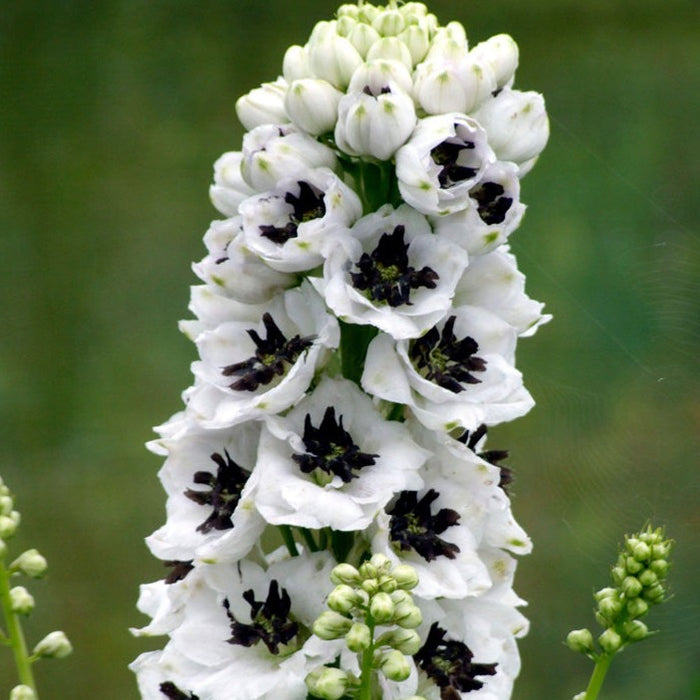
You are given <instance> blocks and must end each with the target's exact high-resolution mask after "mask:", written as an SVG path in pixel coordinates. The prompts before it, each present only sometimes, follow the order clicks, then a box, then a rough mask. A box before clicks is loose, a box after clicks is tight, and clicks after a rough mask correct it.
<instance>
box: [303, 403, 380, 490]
mask: <svg viewBox="0 0 700 700" xmlns="http://www.w3.org/2000/svg"><path fill="white" fill-rule="evenodd" d="M302 439H303V441H304V447H306V453H305V454H294V455H292V459H293V460H294V461H295V462H296V463H297V464H298V465H299V468H300V469H301V471H302V472H304V474H311V473H312V472H313V474H314V476H315V478H316V480H317V482H318V483H320V484H325V483H328V482H330V481H331V480H332V479H333V477H334V476H339V477H340V478H341V479H342V481H343V482H344V483H346V484H347V483H348V482H350V481H351V480H352V479H355V478H357V476H358V475H357V474H354V473H353V470H357V469H362V467H367V466H369V465H371V464H374V463H375V459H376V458H377V457H379V455H376V454H369V453H367V452H360V448H359V447H358V446H357V445H356V444H355V442H354V440H353V439H352V436H351V435H350V433H348V432H347V430H345V428H343V417H342V416H340V418H339V419H338V420H337V421H336V418H335V408H333V406H329V407H328V408H327V409H326V412H325V413H324V415H323V420H322V421H321V425H320V426H319V427H318V428H314V426H313V425H312V424H311V416H310V415H309V414H308V413H307V414H306V418H305V419H304V436H303V438H302Z"/></svg>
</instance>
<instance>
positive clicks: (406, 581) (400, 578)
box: [391, 564, 418, 591]
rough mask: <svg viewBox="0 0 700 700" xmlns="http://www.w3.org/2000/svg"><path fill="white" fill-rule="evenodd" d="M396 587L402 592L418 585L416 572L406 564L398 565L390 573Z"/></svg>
mask: <svg viewBox="0 0 700 700" xmlns="http://www.w3.org/2000/svg"><path fill="white" fill-rule="evenodd" d="M391 573H392V575H393V577H394V579H396V585H397V586H398V587H399V588H401V589H403V590H404V591H410V590H412V589H413V588H415V587H416V586H417V585H418V572H417V571H416V570H415V569H414V568H413V567H412V566H409V565H408V564H399V565H398V566H396V567H394V569H393V571H392V572H391Z"/></svg>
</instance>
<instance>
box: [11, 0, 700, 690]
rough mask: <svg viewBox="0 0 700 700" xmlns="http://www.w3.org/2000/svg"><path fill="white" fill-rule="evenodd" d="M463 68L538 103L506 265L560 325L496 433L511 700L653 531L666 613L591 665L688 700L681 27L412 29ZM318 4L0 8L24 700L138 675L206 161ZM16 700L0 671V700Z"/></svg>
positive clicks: (692, 374) (692, 296)
mask: <svg viewBox="0 0 700 700" xmlns="http://www.w3.org/2000/svg"><path fill="white" fill-rule="evenodd" d="M431 7H432V9H433V11H434V12H435V13H436V14H437V15H438V17H439V18H440V19H441V20H442V22H443V23H446V22H447V21H449V20H451V19H458V20H460V21H462V22H464V23H465V25H466V26H467V29H468V32H469V35H470V38H471V41H472V43H476V42H478V41H480V40H482V39H485V38H487V37H488V36H490V35H491V34H494V33H499V32H509V33H511V34H512V35H513V36H514V37H515V38H516V39H517V41H518V42H519V44H520V49H521V68H520V69H519V72H518V77H517V81H516V87H520V88H522V89H536V90H539V91H541V92H543V93H544V94H545V96H546V98H547V104H548V109H549V112H550V116H551V122H552V136H551V140H550V144H549V146H548V148H547V150H546V152H545V154H544V156H543V157H542V159H541V161H540V163H539V164H538V166H537V167H536V168H535V170H534V171H533V172H532V174H530V175H529V176H528V177H527V178H526V180H525V181H524V185H523V200H524V201H525V202H526V203H528V204H529V205H530V209H529V211H528V215H527V217H526V219H525V222H524V224H523V226H522V228H521V229H520V231H518V233H517V234H516V235H515V236H514V240H513V245H514V249H515V251H516V252H517V254H518V256H519V260H520V265H521V268H522V269H523V271H525V272H526V274H527V275H528V279H529V287H528V289H529V292H530V294H531V295H532V296H533V297H535V298H537V299H540V300H543V301H546V303H547V308H548V310H549V311H550V312H552V313H553V314H554V315H555V320H554V322H553V323H552V324H550V325H549V326H546V327H544V328H543V329H542V330H541V332H540V333H539V334H538V335H537V336H536V337H535V338H534V339H530V340H525V341H523V342H522V344H521V346H520V354H519V364H520V367H521V368H522V370H523V372H524V374H525V378H526V383H527V384H528V386H529V387H530V389H531V391H532V393H533V394H534V396H535V398H536V400H537V407H536V408H535V409H534V410H533V411H532V413H531V414H530V415H529V416H527V417H526V418H524V419H522V420H519V421H516V422H515V423H513V424H512V425H508V426H503V427H501V428H499V429H497V430H493V431H492V438H491V442H490V444H491V446H492V447H508V448H510V450H511V453H512V458H511V460H510V462H511V464H512V465H513V466H514V467H515V468H516V471H517V482H516V484H515V488H514V492H515V496H514V508H515V512H516V515H517V517H518V519H519V521H520V522H521V524H522V525H523V526H525V528H526V529H527V530H528V531H529V532H530V533H531V535H532V537H533V539H534V541H535V551H534V553H533V554H532V555H531V556H530V557H527V558H525V559H524V560H523V561H522V563H521V565H520V570H519V577H518V590H519V592H520V593H521V595H523V597H525V598H526V599H527V600H529V602H530V605H529V607H528V608H527V610H526V612H527V614H528V615H529V617H530V618H531V620H532V630H531V632H530V635H529V636H528V638H527V639H526V640H525V641H524V642H523V643H522V646H521V648H522V653H523V659H524V670H523V673H522V676H521V679H520V681H519V684H518V686H517V688H516V694H515V698H516V699H517V700H556V699H562V700H563V699H566V698H570V697H571V696H572V695H573V694H574V693H575V692H578V691H580V690H582V689H583V687H584V685H585V682H586V679H587V676H588V672H589V665H588V663H587V662H586V661H585V660H584V659H583V658H582V657H579V656H577V655H575V654H573V653H571V652H569V651H568V650H567V649H566V648H565V647H564V646H563V645H562V643H561V640H562V639H563V638H564V636H565V635H566V632H567V631H568V630H569V629H571V628H573V627H581V626H585V625H592V624H593V620H592V612H591V608H592V599H591V593H592V591H593V590H595V589H596V588H597V587H601V586H603V585H605V584H606V582H607V575H608V568H609V563H610V561H611V559H612V558H613V556H614V550H615V546H616V543H617V542H619V541H620V540H621V538H622V535H623V534H624V533H625V532H629V531H631V530H633V529H637V528H639V527H640V526H641V525H642V524H643V523H644V522H645V521H646V519H647V518H652V519H653V521H654V523H657V524H665V525H666V526H667V529H668V532H669V534H670V535H671V536H673V537H674V538H675V539H676V541H677V549H676V554H675V567H674V570H673V573H672V584H673V589H674V593H675V599H674V600H673V602H671V603H670V604H668V605H666V606H664V607H663V608H661V609H659V610H655V611H654V612H653V615H652V616H651V619H650V622H651V625H652V626H653V627H657V628H660V629H661V634H659V635H658V636H657V637H656V638H655V639H654V640H652V641H647V642H645V643H644V644H641V645H639V646H638V647H636V648H632V649H630V650H628V651H627V652H626V653H625V654H623V656H622V658H620V659H619V660H618V661H617V662H616V664H615V665H614V666H613V670H612V672H611V678H610V680H609V681H608V683H607V684H606V688H605V691H604V695H603V697H604V698H605V700H666V699H669V700H689V699H690V698H698V697H700V671H699V670H698V669H699V668H700V663H699V662H700V605H699V603H698V598H697V597H696V596H697V595H698V592H697V591H698V587H697V575H698V573H699V568H700V567H699V564H700V546H699V544H698V540H699V539H700V528H698V525H699V524H700V517H699V516H698V505H699V500H700V499H699V496H700V488H699V479H698V470H697V454H698V440H697V433H698V423H699V422H700V402H698V399H697V395H698V388H699V387H698V384H699V382H698V376H697V369H698V360H697V352H698V338H699V337H700V318H699V317H698V304H697V298H698V292H699V287H700V260H699V259H700V245H699V244H698V237H697V230H698V227H697V222H698V221H699V220H700V203H699V202H700V199H699V198H698V194H697V191H698V187H699V186H700V136H699V135H698V111H699V110H700V97H699V96H700V4H699V3H698V2H697V0H638V1H637V2H631V1H628V0H589V2H587V3H581V2H575V1H574V0H531V1H530V2H527V3H524V2H522V0H490V2H474V3H467V2H464V3H462V2H459V3H457V2H447V1H446V0H435V2H433V3H432V5H431ZM334 9H335V5H334V3H332V2H330V1H329V0H323V1H322V0H296V2H281V1H278V0H258V1H257V2H254V1H253V0H239V1H235V0H200V1H199V2H184V1H176V0H170V1H168V2H166V1H164V0H102V1H98V2H94V1H90V2H88V1H87V0H85V1H78V0H19V1H17V0H16V1H15V2H7V1H6V0H2V2H0V52H1V53H0V124H1V127H0V197H1V200H0V202H1V204H0V266H1V276H0V308H1V309H2V311H1V316H0V318H1V319H2V335H1V337H0V338H1V339H0V474H2V476H3V478H4V479H5V480H6V481H7V482H9V484H10V485H11V487H12V489H13V490H14V492H15V494H16V497H17V503H18V507H19V508H20V509H21V511H22V514H23V516H24V522H25V524H24V526H23V527H22V530H21V535H20V537H19V540H20V542H19V544H20V545H24V546H37V547H39V548H40V549H41V550H42V552H44V553H45V555H46V556H47V558H48V559H49V563H50V566H51V569H50V575H49V577H48V579H47V580H45V581H41V582H38V583H36V584H33V585H32V591H33V592H34V593H35V595H36V598H37V601H38V609H37V612H36V615H35V619H32V620H30V622H29V624H28V625H27V628H28V635H29V637H30V639H31V640H34V641H36V639H37V638H38V637H39V636H40V635H42V634H43V633H45V632H47V631H49V630H50V629H54V628H62V629H64V630H66V631H67V632H68V634H69V635H70V637H71V639H72V641H73V642H74V645H75V648H76V651H75V653H74V655H73V656H72V657H70V658H69V659H67V660H65V661H61V662H52V661H46V662H42V664H40V665H39V666H38V667H37V673H38V676H39V682H40V689H41V688H43V690H44V693H43V696H44V697H46V698H54V699H55V700H64V699H68V698H80V699H82V698H96V697H99V698H101V700H124V699H125V698H136V697H137V692H136V687H135V683H134V681H133V678H132V676H131V673H130V672H129V671H128V670H127V668H126V665H127V663H128V662H129V661H130V660H131V659H132V658H133V657H135V656H136V655H137V654H138V653H140V652H141V651H143V650H145V649H147V648H148V644H146V643H145V642H144V641H143V640H134V639H132V638H131V637H130V635H129V633H128V631H127V628H128V627H129V626H138V625H141V624H143V623H144V621H145V618H143V617H142V616H141V615H140V614H139V613H138V612H137V611H136V609H135V607H134V605H135V601H136V597H137V593H138V585H139V583H141V582H145V581H150V580H153V579H155V578H158V577H160V576H161V567H160V565H159V563H158V562H157V561H155V560H154V559H152V558H151V557H150V555H149V553H148V552H147V550H146V548H145V546H144V544H143V538H144V537H145V536H146V535H147V534H149V533H150V532H151V531H152V530H154V529H155V528H156V527H158V526H159V525H160V524H161V523H162V521H163V518H164V502H165V499H164V494H163V493H162V491H161V488H160V485H159V483H158V481H157V479H156V471H157V469H158V467H159V465H160V462H159V460H158V459H156V458H155V457H154V456H152V455H150V454H149V453H147V452H146V451H145V449H144V448H143V446H142V445H143V443H144V442H145V441H146V440H148V439H149V438H150V437H151V432H150V426H151V425H153V424H157V423H160V422H162V421H163V420H165V419H166V418H167V417H168V416H169V415H170V414H171V413H174V412H175V411H176V410H178V409H179V407H180V398H179V394H180V392H181V390H183V389H184V388H185V387H186V386H187V385H188V384H189V383H190V375H189V363H190V361H191V360H192V359H194V356H195V355H194V348H193V347H192V346H191V345H190V343H188V341H186V340H185V339H184V337H181V336H180V335H179V334H178V332H177V329H176V322H177V320H178V319H179V318H183V317H186V316H187V315H188V314H187V311H186V306H187V301H188V293H189V292H188V286H189V285H190V284H193V283H194V282H195V278H194V276H193V275H192V274H191V272H190V269H189V264H190V261H192V260H197V259H199V258H201V257H202V255H203V246H202V243H201V237H202V235H203V233H204V231H205V230H206V227H207V225H208V222H209V220H210V219H212V218H215V217H216V216H217V214H216V212H215V211H214V210H213V208H212V207H211V205H210V204H209V202H208V196H207V188H208V185H209V182H210V178H211V172H212V170H211V168H212V163H213V161H214V160H215V159H216V158H217V157H218V155H219V154H220V153H222V152H224V151H226V150H232V149H237V148H238V147H239V144H240V138H241V135H242V129H241V127H240V125H239V124H238V123H237V120H236V118H235V113H234V102H235V99H236V98H237V97H238V96H239V95H241V94H242V93H244V92H246V91H247V90H249V89H251V88H253V87H255V86H257V85H258V84H259V83H260V82H262V81H265V80H270V79H273V78H274V77H276V75H277V74H278V72H279V70H280V67H281V60H282V55H283V53H284V50H285V48H286V46H287V45H288V44H291V43H303V42H304V40H305V39H306V37H307V36H308V33H309V31H310V30H311V27H312V26H313V23H314V22H315V21H317V20H319V19H324V18H328V17H329V15H330V14H331V13H332V12H333V11H334ZM13 684H14V676H13V673H12V668H11V664H10V660H9V654H7V653H3V655H2V657H0V695H3V696H5V694H6V693H7V690H8V688H9V687H10V686H11V685H13Z"/></svg>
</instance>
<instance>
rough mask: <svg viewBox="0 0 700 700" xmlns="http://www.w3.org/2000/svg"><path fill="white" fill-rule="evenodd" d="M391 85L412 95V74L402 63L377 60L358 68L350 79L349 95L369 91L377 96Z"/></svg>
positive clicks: (384, 59) (387, 59) (385, 59)
mask: <svg viewBox="0 0 700 700" xmlns="http://www.w3.org/2000/svg"><path fill="white" fill-rule="evenodd" d="M390 84H396V85H398V86H399V87H400V88H401V90H403V91H404V92H405V93H406V94H408V93H410V92H411V90H412V89H413V78H412V77H411V72H410V71H409V70H408V68H406V66H405V65H404V64H403V63H401V61H394V60H392V59H390V58H376V59H374V60H371V61H367V62H365V63H363V64H362V65H361V66H358V68H357V70H356V71H355V72H354V73H353V74H352V78H351V79H350V84H349V85H348V93H351V92H363V91H364V92H366V91H367V90H369V91H370V92H371V93H372V94H373V95H376V94H378V93H380V92H381V91H382V90H383V89H384V88H386V87H387V86H388V85H390Z"/></svg>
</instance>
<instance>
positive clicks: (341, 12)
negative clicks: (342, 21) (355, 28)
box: [336, 4, 360, 20]
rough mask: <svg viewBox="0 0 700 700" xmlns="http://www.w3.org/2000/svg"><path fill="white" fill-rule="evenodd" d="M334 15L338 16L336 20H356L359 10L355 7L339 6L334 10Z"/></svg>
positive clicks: (348, 5)
mask: <svg viewBox="0 0 700 700" xmlns="http://www.w3.org/2000/svg"><path fill="white" fill-rule="evenodd" d="M336 15H338V18H340V17H351V18H352V19H354V20H356V19H357V18H358V17H359V15H360V8H359V7H358V6H357V5H350V4H346V5H341V6H340V7H339V8H338V9H337V10H336Z"/></svg>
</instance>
